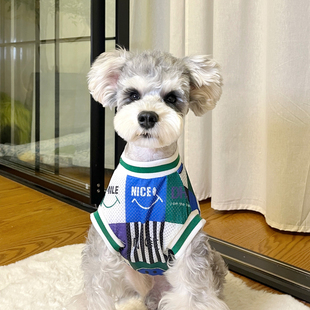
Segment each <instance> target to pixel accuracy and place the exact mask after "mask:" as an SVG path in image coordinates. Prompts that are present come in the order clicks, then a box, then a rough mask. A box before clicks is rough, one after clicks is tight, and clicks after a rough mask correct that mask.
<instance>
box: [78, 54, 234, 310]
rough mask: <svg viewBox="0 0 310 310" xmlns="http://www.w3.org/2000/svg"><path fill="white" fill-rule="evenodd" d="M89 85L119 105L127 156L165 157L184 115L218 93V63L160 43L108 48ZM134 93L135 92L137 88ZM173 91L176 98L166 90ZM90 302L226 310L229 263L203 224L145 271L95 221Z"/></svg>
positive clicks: (88, 251) (88, 252) (88, 273)
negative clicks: (147, 123)
mask: <svg viewBox="0 0 310 310" xmlns="http://www.w3.org/2000/svg"><path fill="white" fill-rule="evenodd" d="M88 82H89V90H90V92H91V94H92V96H93V97H94V99H95V100H97V101H99V102H100V103H101V104H102V105H103V106H104V107H110V108H113V107H116V108H117V111H118V112H117V113H116V116H115V118H114V126H115V130H116V131H117V132H118V134H119V135H120V136H121V137H123V138H124V139H125V140H126V141H127V145H126V148H125V153H126V157H127V158H129V159H131V160H135V161H152V160H157V159H163V158H167V157H169V156H171V155H173V154H174V153H175V151H176V149H177V140H178V138H179V136H180V134H181V132H182V126H183V117H184V116H185V115H186V113H187V112H188V110H189V109H191V110H193V112H194V113H195V114H196V115H202V114H204V113H205V112H207V111H208V110H210V109H213V108H214V106H215V103H216V102H217V101H218V100H219V98H220V96H221V85H222V79H221V75H220V73H219V68H218V65H217V64H216V63H215V62H214V61H212V60H209V59H208V58H207V57H206V56H193V57H185V58H183V59H178V58H175V57H173V56H172V55H170V54H168V53H162V52H159V51H153V52H152V51H151V52H143V53H137V54H135V53H131V52H127V51H125V50H122V49H119V50H116V51H112V52H108V53H103V54H102V55H100V56H99V57H98V58H97V60H96V61H95V62H94V64H93V66H92V68H91V70H90V72H89V75H88ZM133 92H134V93H136V94H137V97H135V98H134V99H132V98H133V97H132V96H131V94H132V93H133ZM171 93H173V96H175V98H176V101H175V102H172V103H171V102H169V100H167V96H168V95H169V94H171ZM143 111H148V112H149V111H151V112H154V113H156V114H157V116H158V120H156V122H155V124H154V126H153V127H151V128H142V127H143V126H142V127H141V124H139V122H138V118H139V115H140V113H141V112H143ZM82 269H83V271H84V286H85V287H84V291H85V294H86V298H87V309H88V310H99V309H105V310H114V309H122V310H125V309H127V310H131V309H141V310H142V309H150V310H155V309H163V310H168V309H169V310H174V309H175V310H183V309H184V310H185V309H186V310H194V309H197V310H198V309H199V310H207V309H210V310H211V309H213V310H214V309H218V310H225V309H226V310H227V309H228V307H227V306H226V304H225V303H224V302H223V301H222V299H221V292H222V287H223V282H224V278H225V275H226V272H227V270H226V266H225V264H224V262H223V260H222V258H221V257H220V255H219V254H218V253H217V252H215V251H214V250H212V249H211V248H210V245H209V243H208V237H207V235H206V234H205V233H204V232H203V231H200V232H199V233H198V234H197V235H196V237H195V238H194V239H193V241H192V242H191V243H190V244H189V246H188V247H187V248H186V250H185V252H184V254H183V255H181V257H178V259H174V260H172V261H171V262H170V263H169V269H168V270H167V271H166V272H165V274H164V276H155V277H153V276H149V275H144V274H141V273H139V272H137V271H135V270H133V269H131V267H129V266H128V265H127V264H126V263H125V262H124V260H123V258H122V256H121V255H120V254H119V253H118V254H115V253H112V252H111V251H110V250H109V249H108V248H107V246H106V245H105V243H104V241H103V240H102V239H101V237H100V236H99V235H98V233H97V232H96V230H95V229H94V228H93V227H91V228H90V231H89V235H88V240H87V245H86V247H85V250H84V254H83V262H82Z"/></svg>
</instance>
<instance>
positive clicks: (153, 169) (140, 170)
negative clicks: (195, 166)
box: [119, 155, 180, 173]
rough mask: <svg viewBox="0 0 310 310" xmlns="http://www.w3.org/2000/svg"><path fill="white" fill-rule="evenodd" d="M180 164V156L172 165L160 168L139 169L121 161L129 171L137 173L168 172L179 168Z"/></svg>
mask: <svg viewBox="0 0 310 310" xmlns="http://www.w3.org/2000/svg"><path fill="white" fill-rule="evenodd" d="M179 162H180V155H178V157H177V158H176V159H175V160H174V161H173V162H171V163H168V164H164V165H160V166H153V167H137V166H132V165H129V164H127V163H126V162H125V161H124V160H123V159H122V158H121V159H120V162H119V163H120V164H121V165H122V166H123V167H124V168H126V169H127V170H129V171H131V172H135V173H157V172H163V171H167V170H171V169H174V168H176V167H177V166H178V164H179Z"/></svg>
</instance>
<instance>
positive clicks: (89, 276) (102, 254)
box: [82, 226, 138, 310]
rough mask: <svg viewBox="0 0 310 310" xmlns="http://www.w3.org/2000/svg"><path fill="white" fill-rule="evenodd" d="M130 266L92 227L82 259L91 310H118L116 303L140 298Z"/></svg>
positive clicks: (86, 292)
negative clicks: (130, 276) (130, 278)
mask: <svg viewBox="0 0 310 310" xmlns="http://www.w3.org/2000/svg"><path fill="white" fill-rule="evenodd" d="M128 268H129V267H128V265H127V264H126V263H125V262H124V261H123V259H122V257H121V255H120V254H118V253H112V252H111V251H110V250H109V249H108V248H107V246H106V244H105V243H104V241H103V240H102V238H101V237H100V236H99V235H98V233H97V231H96V230H95V229H94V227H93V226H91V228H90V230H89V233H88V240H87V242H86V246H85V249H84V251H83V257H82V269H83V272H84V292H85V295H86V299H87V302H86V303H87V309H89V310H99V309H100V310H102V309H105V310H114V309H115V302H117V301H119V300H120V299H122V298H131V297H135V296H137V295H138V293H137V291H136V290H135V289H134V288H133V286H132V284H131V282H130V281H129V280H128V277H127V271H128Z"/></svg>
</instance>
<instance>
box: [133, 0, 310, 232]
mask: <svg viewBox="0 0 310 310" xmlns="http://www.w3.org/2000/svg"><path fill="white" fill-rule="evenodd" d="M309 21H310V1H308V0H298V1H292V0H272V1H268V0H231V1H229V0H216V1H212V0H209V1H208V0H172V1H166V0H160V1H158V0H149V1H144V0H132V2H131V29H130V30H131V49H132V50H142V49H161V50H165V51H169V52H171V53H172V54H174V55H175V56H178V57H181V56H184V55H190V54H209V55H211V57H213V58H215V59H216V60H217V61H218V62H219V63H220V65H221V67H222V74H223V78H224V87H223V95H222V98H221V100H220V101H219V103H218V105H217V107H216V108H215V110H214V111H212V112H209V113H208V114H207V115H205V116H203V117H202V118H199V119H198V118H196V117H195V116H194V115H193V114H192V113H190V114H189V115H188V117H187V118H186V121H185V130H184V137H183V139H182V141H181V145H180V149H181V152H182V155H183V157H184V161H185V164H186V166H187V170H188V172H189V174H190V177H191V180H192V183H193V187H194V189H195V191H196V194H197V197H198V199H204V198H207V197H210V196H212V207H213V208H215V209H217V210H241V209H243V210H244V209H246V210H254V211H258V212H260V213H262V214H263V215H264V216H265V218H266V221H267V223H268V224H269V225H271V226H272V227H275V228H278V229H281V230H289V231H298V232H310V176H309V173H310V172H309V169H310V22H309Z"/></svg>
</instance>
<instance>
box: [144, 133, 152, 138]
mask: <svg viewBox="0 0 310 310" xmlns="http://www.w3.org/2000/svg"><path fill="white" fill-rule="evenodd" d="M141 136H142V137H143V138H145V139H150V138H152V135H151V134H150V133H148V132H144V133H142V134H141Z"/></svg>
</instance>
